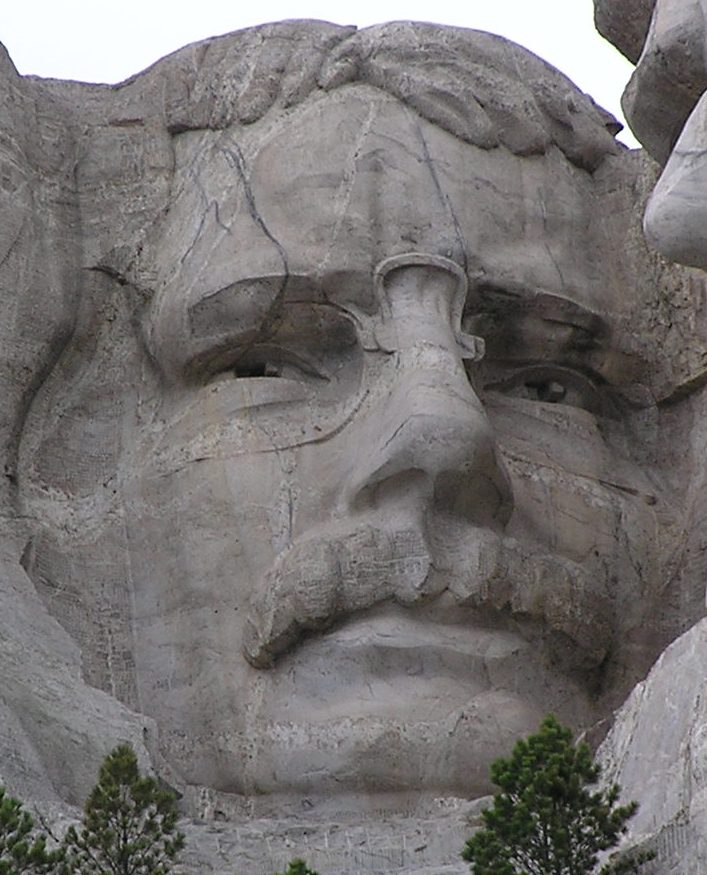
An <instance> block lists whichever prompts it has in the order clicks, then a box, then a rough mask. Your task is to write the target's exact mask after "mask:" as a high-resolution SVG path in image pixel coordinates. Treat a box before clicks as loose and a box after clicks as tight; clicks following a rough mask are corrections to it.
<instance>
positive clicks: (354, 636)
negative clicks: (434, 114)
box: [120, 86, 670, 805]
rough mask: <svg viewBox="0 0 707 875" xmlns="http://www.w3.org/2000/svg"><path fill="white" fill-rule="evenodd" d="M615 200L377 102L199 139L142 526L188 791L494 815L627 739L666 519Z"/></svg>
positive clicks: (135, 459)
mask: <svg viewBox="0 0 707 875" xmlns="http://www.w3.org/2000/svg"><path fill="white" fill-rule="evenodd" d="M600 176H601V175H600V174H596V175H595V176H592V175H590V174H588V173H586V172H585V171H582V170H578V169H577V168H574V167H572V166H571V165H570V164H569V163H568V162H567V161H566V160H565V158H564V157H563V156H562V155H561V153H560V152H559V151H558V150H551V151H550V152H549V153H548V154H547V155H546V156H534V157H532V158H520V157H517V156H513V155H511V153H509V152H507V151H506V150H505V149H503V148H498V149H495V150H491V151H484V150H481V149H476V148H474V147H471V146H468V145H466V144H464V143H462V142H461V141H460V140H457V139H456V138H454V137H453V136H451V135H450V134H447V133H446V132H444V131H442V130H440V129H438V128H436V127H434V126H433V125H431V124H429V123H427V122H425V121H423V120H421V119H420V118H419V117H418V116H417V115H416V114H415V113H414V112H413V111H412V110H410V109H407V108H405V107H404V106H403V105H402V104H400V103H398V102H397V101H395V100H394V99H393V98H390V97H388V96H385V95H384V94H382V93H381V92H379V91H377V90H374V89H369V88H367V87H364V86H358V87H351V88H342V89H340V90H339V91H337V92H335V93H334V94H333V95H332V96H326V97H315V98H313V99H312V100H310V101H308V102H307V103H306V104H304V105H303V106H302V107H300V108H298V109H297V110H295V111H292V112H290V113H289V114H288V115H287V116H285V117H281V118H279V119H278V120H277V121H276V122H269V121H267V120H264V121H263V122H260V123H259V124H258V125H253V126H251V127H250V128H246V129H245V130H243V129H227V130H225V131H223V132H190V133H186V134H182V135H180V136H179V137H178V138H177V139H176V175H175V183H174V186H173V194H172V197H171V202H170V208H169V211H168V212H167V213H166V214H165V216H164V218H163V219H162V220H161V221H160V222H159V223H158V224H156V225H155V227H154V229H153V230H152V232H151V234H150V236H149V237H148V238H147V240H146V241H145V245H144V257H143V274H144V276H146V277H149V281H150V282H151V283H152V288H153V290H154V299H153V302H152V304H151V306H150V307H149V309H148V311H147V312H146V314H145V316H144V322H143V325H142V333H143V336H144V345H145V350H146V351H147V353H148V354H149V359H146V362H145V365H144V370H143V378H142V383H140V384H138V385H137V386H136V388H135V392H136V398H137V402H136V410H137V414H136V415H137V421H136V423H135V424H134V425H133V426H131V432H130V435H131V436H130V445H131V448H130V450H129V452H128V454H127V456H128V458H129V466H130V467H129V473H128V474H126V476H125V478H124V480H123V482H122V485H121V491H122V494H121V502H122V508H123V511H122V516H121V522H120V525H121V526H124V528H125V533H126V543H127V545H128V550H129V557H130V569H131V571H130V573H131V575H132V579H133V582H134V585H133V594H132V598H133V604H132V607H131V611H132V616H133V617H134V627H133V640H134V648H135V649H134V661H135V676H136V677H137V683H138V689H137V701H136V705H137V707H139V709H140V710H143V711H144V712H146V713H148V714H150V715H152V716H154V717H155V718H156V719H157V721H158V724H159V726H160V732H161V738H162V743H163V746H164V749H165V751H166V752H167V754H168V756H169V757H170V758H171V760H172V762H173V763H174V764H176V766H177V767H178V769H179V771H180V772H181V774H182V775H183V776H184V777H185V778H186V779H187V780H188V781H191V782H194V783H197V784H204V785H207V786H211V787H215V788H217V789H219V790H223V791H227V792H245V793H249V794H256V795H257V794H272V795H273V797H274V798H281V797H282V796H284V797H288V798H294V799H300V798H301V797H303V796H306V797H308V798H310V799H316V798H317V797H318V796H328V797H330V798H331V797H336V798H337V799H339V800H342V801H340V802H339V803H337V804H341V805H344V804H348V802H346V801H345V800H350V799H351V798H353V797H354V796H357V795H359V796H360V794H364V795H365V794H378V798H379V799H383V798H388V799H390V800H392V801H393V802H394V803H395V804H399V803H400V802H401V800H403V801H404V800H405V799H407V798H408V797H410V796H412V797H419V796H420V795H421V794H428V795H432V796H436V795H450V794H452V795H453V794H459V795H464V796H468V795H474V794H476V793H483V792H485V791H486V789H487V787H488V783H487V781H488V778H487V775H488V764H489V762H490V760H492V759H493V758H495V757H496V756H498V755H499V754H502V753H503V752H504V751H506V750H507V749H508V746H509V744H510V743H511V741H512V739H514V738H515V737H517V736H518V735H519V734H522V733H526V732H528V731H530V730H531V729H533V728H534V727H536V726H537V722H538V720H539V718H540V717H541V716H542V715H543V714H544V713H546V712H547V711H549V710H554V711H556V712H557V713H559V714H561V715H562V716H563V717H564V718H565V719H569V720H572V721H573V722H574V723H576V724H577V725H587V724H588V723H590V722H591V721H592V720H593V719H595V718H596V717H597V716H599V715H601V714H602V713H603V712H604V710H605V709H606V705H605V704H602V702H606V701H608V700H609V699H610V696H611V684H612V683H613V682H614V681H615V680H616V676H613V677H612V676H611V675H610V674H607V671H606V663H607V661H608V658H607V657H608V654H609V653H611V654H612V659H613V660H614V665H617V664H619V663H621V658H617V656H616V655H617V654H623V657H622V658H623V659H624V663H628V662H630V653H631V652H632V648H633V649H637V650H640V648H641V647H642V646H643V645H644V643H645V640H646V637H650V631H649V627H648V625H647V624H646V618H647V615H648V613H649V612H650V611H651V609H652V608H651V606H653V605H654V604H655V601H654V596H655V594H656V593H657V582H658V581H659V580H660V575H661V571H662V569H661V565H660V561H659V545H660V541H661V537H662V531H663V529H662V526H664V525H665V524H666V523H667V521H668V517H669V516H670V514H669V511H668V510H667V509H666V504H665V503H662V504H661V497H660V496H659V495H657V492H656V490H657V488H658V487H657V486H656V482H657V481H659V479H660V478H656V477H654V478H653V482H650V481H649V479H648V478H647V477H646V475H645V473H643V471H642V469H641V467H640V464H639V462H640V459H638V450H637V447H636V439H635V437H634V429H635V428H639V427H640V428H644V427H645V423H646V422H648V421H649V420H650V405H648V404H647V403H646V400H645V393H643V394H642V390H641V386H642V381H644V380H645V379H647V369H648V368H649V367H653V366H654V364H655V362H648V361H646V360H644V359H643V358H641V357H640V356H638V355H636V354H635V351H633V352H632V350H631V349H629V346H628V337H629V332H628V331H627V325H626V316H627V315H630V314H631V313H633V312H634V311H635V308H636V307H637V306H640V304H638V303H637V300H636V294H637V293H635V294H634V293H631V294H630V295H626V294H625V289H626V288H627V285H626V277H625V276H624V273H623V271H622V265H621V262H622V253H620V252H617V251H616V248H615V246H614V245H613V241H612V240H611V219H610V218H608V217H607V216H606V213H605V212H602V211H601V210H600V209H597V204H598V196H599V194H600V189H601V179H600ZM653 464H654V466H655V468H654V473H655V470H659V462H657V461H656V459H655V458H654V460H653ZM656 503H657V507H658V510H659V511H660V514H661V516H660V521H659V517H658V515H657V513H656ZM627 654H629V655H627ZM621 670H622V669H616V670H615V675H616V674H618V675H620V673H621ZM602 697H603V698H602ZM278 794H279V795H278ZM352 804H360V803H352Z"/></svg>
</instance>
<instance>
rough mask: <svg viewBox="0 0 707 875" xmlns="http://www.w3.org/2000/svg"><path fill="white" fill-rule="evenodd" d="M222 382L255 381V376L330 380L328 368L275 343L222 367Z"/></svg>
mask: <svg viewBox="0 0 707 875" xmlns="http://www.w3.org/2000/svg"><path fill="white" fill-rule="evenodd" d="M216 376H217V377H218V378H219V379H223V378H224V377H232V378H235V379H237V380H243V379H253V378H255V377H264V378H277V377H282V378H284V379H287V380H300V381H311V380H312V379H314V380H324V381H327V382H328V380H329V379H330V377H329V374H328V373H327V372H326V369H325V368H324V367H323V365H321V364H320V363H318V362H314V361H312V360H311V359H310V358H309V357H306V356H304V355H302V354H300V353H298V352H295V351H294V350H291V349H284V348H280V347H277V346H273V345H272V344H268V345H263V346H257V347H254V348H253V349H251V350H249V351H248V352H247V353H243V354H242V355H240V356H238V357H237V358H236V359H235V361H231V362H229V363H225V364H222V365H221V366H220V367H218V369H217V373H216Z"/></svg>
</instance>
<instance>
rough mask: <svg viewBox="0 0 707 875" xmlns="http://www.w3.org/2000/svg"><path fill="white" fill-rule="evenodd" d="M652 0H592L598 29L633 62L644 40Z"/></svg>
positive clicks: (637, 56)
mask: <svg viewBox="0 0 707 875" xmlns="http://www.w3.org/2000/svg"><path fill="white" fill-rule="evenodd" d="M655 2H656V0H621V2H617V0H594V24H595V25H596V28H597V30H598V31H599V33H600V34H601V35H602V36H603V37H605V38H606V39H608V40H609V42H610V43H613V45H615V46H616V48H617V49H618V50H619V51H620V52H622V53H623V54H624V55H625V56H626V57H627V58H628V59H629V61H631V62H632V63H634V64H635V63H636V61H637V60H638V58H639V56H640V54H641V52H642V51H643V44H644V42H645V40H646V34H647V33H648V28H649V27H650V23H651V15H652V14H653V7H654V6H655Z"/></svg>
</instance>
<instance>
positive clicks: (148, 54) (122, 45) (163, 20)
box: [0, 0, 637, 146]
mask: <svg viewBox="0 0 707 875" xmlns="http://www.w3.org/2000/svg"><path fill="white" fill-rule="evenodd" d="M3 6H5V8H4V9H3V11H2V13H0V41H2V42H3V43H4V44H5V46H6V48H7V49H8V51H9V52H10V56H11V57H12V59H13V61H14V62H15V65H16V66H17V68H18V70H19V71H20V72H21V73H36V74H38V75H40V76H54V77H58V78H61V79H80V80H83V81H87V82H119V81H121V80H122V79H125V78H126V77H128V76H130V75H132V74H133V73H137V72H138V71H139V70H142V69H143V68H145V67H147V66H149V65H150V64H151V63H152V62H153V61H156V60H157V59H158V58H160V57H162V56H163V55H165V54H168V53H169V52H172V51H174V50H175V49H178V48H180V47H181V46H183V45H186V44H187V43H190V42H195V41H196V40H200V39H204V38H206V37H209V36H214V35H216V34H221V33H228V32H229V31H232V30H238V29H239V28H241V27H248V26H250V25H253V24H262V23H263V22H266V21H278V20H280V19H284V18H320V19H325V20H328V21H334V22H336V23H337V24H356V25H358V26H360V27H363V26H366V25H369V24H376V23H379V22H382V21H392V20H395V19H414V20H418V21H435V22H438V23H440V24H454V25H458V26H461V27H473V28H477V29H478V30H488V31H491V32H493V33H499V34H502V35H503V36H506V37H508V38H509V39H512V40H515V41H516V42H519V43H521V44H522V45H524V46H526V47H527V48H529V49H531V51H533V52H535V53H536V54H538V55H540V56H541V57H543V58H545V60H547V61H549V62H550V63H551V64H554V65H555V66H556V67H558V68H559V69H560V70H562V72H563V73H565V74H566V75H568V76H569V77H570V79H572V80H573V81H574V82H575V83H576V84H577V85H578V86H579V87H580V88H581V89H582V90H583V91H587V92H588V93H589V94H591V95H592V97H593V98H594V99H595V100H596V101H597V102H598V103H600V104H601V105H602V106H604V107H605V108H606V109H608V110H609V111H610V112H612V113H613V114H614V115H616V116H617V117H618V118H619V119H620V120H621V121H624V120H623V117H622V116H621V107H620V104H619V100H620V96H621V91H622V90H623V86H624V84H625V83H626V81H627V80H628V78H629V76H630V75H631V70H632V67H631V65H630V64H629V63H628V61H626V60H625V59H624V58H623V57H622V56H621V55H620V54H619V53H618V52H617V51H616V50H615V49H614V48H613V47H612V46H610V45H609V44H608V43H607V42H606V41H605V40H603V39H602V38H601V37H600V36H599V35H598V34H597V33H596V32H595V31H594V25H593V21H592V9H593V7H592V0H464V2H454V0H436V2H435V3H430V2H429V0H427V2H422V0H357V2H356V3H355V4H353V3H352V4H345V3H339V4H332V2H331V0H329V2H324V0H259V2H251V3H245V2H243V0H242V2H241V3H238V2H233V0H197V2H189V3H187V2H184V0H24V2H22V0H20V2H17V0H5V2H4V3H3ZM619 139H622V140H623V141H624V142H626V143H628V144H629V145H631V146H635V145H637V144H636V141H635V140H634V139H633V138H632V137H631V135H630V132H627V131H624V132H622V134H621V135H620V136H619Z"/></svg>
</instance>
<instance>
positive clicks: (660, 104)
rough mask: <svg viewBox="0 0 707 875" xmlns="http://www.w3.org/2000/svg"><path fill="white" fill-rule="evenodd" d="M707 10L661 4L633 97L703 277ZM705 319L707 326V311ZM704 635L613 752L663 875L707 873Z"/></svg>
mask: <svg viewBox="0 0 707 875" xmlns="http://www.w3.org/2000/svg"><path fill="white" fill-rule="evenodd" d="M597 5H598V9H597V14H599V8H601V9H602V10H604V12H606V10H607V9H608V8H609V9H611V10H612V15H613V16H614V22H615V26H616V31H615V33H616V34H617V36H616V40H617V41H618V42H619V43H620V42H621V41H622V40H623V39H624V38H625V35H626V33H628V32H630V31H632V29H633V22H632V21H630V20H629V17H627V16H626V8H625V5H624V4H622V3H619V2H614V3H611V2H609V3H598V4H597ZM706 13H707V4H705V2H704V0H671V2H666V0H657V2H656V3H655V8H654V11H653V17H652V21H651V25H650V28H649V30H648V33H647V37H646V42H645V46H644V48H643V50H642V53H641V55H640V60H639V62H638V66H637V67H636V71H635V73H634V75H633V77H632V79H631V81H630V83H629V84H628V87H627V89H626V93H625V95H624V104H625V109H626V112H627V117H628V119H629V122H630V124H631V126H632V128H633V129H634V131H635V133H636V135H637V136H638V138H639V139H640V140H641V141H642V142H643V144H644V145H645V147H646V149H647V150H648V151H649V152H650V153H651V154H652V155H654V156H655V157H656V158H657V159H659V160H660V161H661V163H663V164H664V165H665V166H664V169H663V171H662V174H661V175H660V178H659V179H658V181H657V183H656V186H655V188H654V191H653V193H652V195H651V197H650V200H649V202H648V205H647V210H646V214H645V230H646V236H647V238H648V240H649V242H650V243H651V245H652V246H653V247H655V249H656V250H658V251H659V252H660V253H661V254H662V255H663V256H664V257H666V258H667V259H671V260H673V261H676V262H679V263H682V264H685V265H691V266H695V267H700V268H705V267H707V230H706V229H707V125H706V122H705V119H706V118H707V116H706V109H705V107H706V104H705V97H704V92H705V89H706V88H707V58H706V56H705V36H706V31H705V20H706V19H705V15H706ZM693 276H694V277H700V276H702V277H705V276H706V275H705V274H704V273H702V272H701V271H695V272H694V273H693ZM695 318H696V324H697V323H704V314H703V313H701V312H696V313H695ZM698 330H699V329H698ZM705 634H706V630H705V621H704V620H703V621H701V622H700V623H698V624H697V625H696V626H695V627H694V628H692V629H690V630H689V631H688V632H687V633H686V634H685V635H684V636H682V637H681V638H680V639H679V640H677V641H676V642H675V643H674V644H672V645H671V646H670V647H669V648H668V649H667V650H666V652H665V653H664V654H663V655H662V656H661V658H660V660H659V661H658V663H657V664H656V666H655V668H654V669H653V670H652V671H651V673H650V675H649V677H648V678H647V680H646V681H645V682H644V683H642V684H640V685H639V686H638V687H637V688H636V689H635V690H634V692H633V693H632V694H631V696H630V698H629V699H628V701H627V703H626V704H625V706H624V707H623V708H622V709H621V711H620V712H619V714H618V716H617V719H616V723H615V726H614V728H613V730H612V731H611V733H610V734H609V736H608V738H607V739H606V741H605V743H604V746H603V748H602V755H603V757H604V758H605V761H606V763H607V764H608V766H609V775H610V777H612V778H614V779H618V780H619V781H620V783H621V784H622V785H623V787H624V793H625V796H626V797H627V798H631V797H632V798H636V799H638V800H640V803H641V809H640V811H639V813H638V815H637V817H636V818H635V820H634V822H633V823H632V834H631V838H632V840H635V841H639V842H645V843H646V844H648V845H650V846H653V847H654V849H655V850H656V852H657V858H656V861H655V864H654V866H653V868H654V871H655V872H660V873H661V875H662V873H676V875H677V873H680V875H684V873H695V875H697V873H702V872H704V871H705V868H706V867H707V832H706V830H705V798H706V794H707V776H706V774H705V763H704V759H705V755H704V752H705V745H704V738H705V733H706V731H707V715H705V713H704V689H703V687H704V664H705V660H706V659H707V641H706V640H705Z"/></svg>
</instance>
